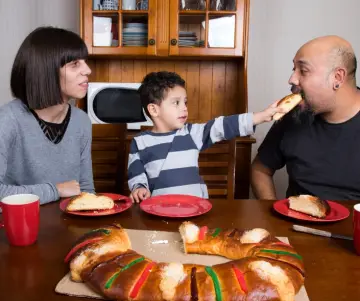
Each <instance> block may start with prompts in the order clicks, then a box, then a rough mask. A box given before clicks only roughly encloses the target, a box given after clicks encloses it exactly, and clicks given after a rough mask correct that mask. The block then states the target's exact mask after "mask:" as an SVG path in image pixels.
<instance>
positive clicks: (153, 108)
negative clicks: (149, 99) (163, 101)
mask: <svg viewBox="0 0 360 301" xmlns="http://www.w3.org/2000/svg"><path fill="white" fill-rule="evenodd" d="M147 109H148V111H149V114H150V117H153V118H154V117H157V116H158V115H159V108H158V106H157V105H156V104H154V103H149V104H148V105H147Z"/></svg>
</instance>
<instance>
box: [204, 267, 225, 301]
mask: <svg viewBox="0 0 360 301" xmlns="http://www.w3.org/2000/svg"><path fill="white" fill-rule="evenodd" d="M205 271H206V273H208V274H209V276H210V277H211V279H212V281H213V283H214V287H215V294H216V301H222V295H221V288H220V282H219V278H218V277H217V275H216V273H215V272H214V270H213V269H212V268H211V267H205Z"/></svg>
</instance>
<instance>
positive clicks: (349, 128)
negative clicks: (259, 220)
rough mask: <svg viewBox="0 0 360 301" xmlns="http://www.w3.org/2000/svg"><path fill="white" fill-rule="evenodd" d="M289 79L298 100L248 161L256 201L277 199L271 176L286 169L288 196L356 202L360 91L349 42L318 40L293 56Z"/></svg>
mask: <svg viewBox="0 0 360 301" xmlns="http://www.w3.org/2000/svg"><path fill="white" fill-rule="evenodd" d="M293 62H294V69H293V73H292V75H291V77H290V79H289V84H291V85H292V87H293V88H292V92H300V93H302V95H303V99H304V100H303V102H302V103H300V105H298V106H297V107H296V108H295V109H294V110H293V111H292V112H290V113H289V114H287V115H285V116H284V117H283V118H282V120H280V121H279V122H276V123H274V124H273V126H272V127H271V129H270V131H269V132H268V134H267V136H266V137H265V139H264V141H263V143H262V144H261V146H260V147H259V150H258V154H257V156H256V157H255V159H254V161H253V163H252V173H251V184H252V189H253V192H254V194H255V196H256V198H258V199H273V200H275V199H277V196H276V191H275V186H274V181H273V175H274V173H275V172H276V170H278V169H281V168H282V167H284V166H286V169H287V173H288V176H289V183H288V189H287V192H286V195H287V197H288V196H293V195H299V194H310V195H314V196H318V197H320V198H322V199H327V200H348V199H353V200H360V113H359V111H360V91H359V90H358V89H357V86H356V78H355V73H356V66H357V63H356V57H355V54H354V51H353V49H352V47H351V45H350V44H349V42H347V41H345V40H344V39H342V38H340V37H337V36H325V37H320V38H317V39H314V40H311V41H310V42H308V43H306V44H305V45H303V46H302V47H301V48H300V49H299V50H298V52H297V53H296V55H295V58H294V61H293Z"/></svg>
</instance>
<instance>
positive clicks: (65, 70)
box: [0, 27, 94, 204]
mask: <svg viewBox="0 0 360 301" xmlns="http://www.w3.org/2000/svg"><path fill="white" fill-rule="evenodd" d="M87 56H88V52H87V48H86V45H85V43H84V41H83V40H82V39H81V38H80V37H79V36H78V35H77V34H75V33H73V32H71V31H67V30H64V29H60V28H54V27H40V28H37V29H35V30H34V31H33V32H31V33H30V34H29V35H28V36H27V37H26V38H25V40H24V42H23V43H22V44H21V46H20V48H19V50H18V53H17V54H16V57H15V61H14V64H13V67H12V71H11V90H12V93H13V96H14V97H15V99H14V100H12V101H10V102H9V103H7V104H5V105H3V106H2V107H0V199H1V198H3V197H5V196H8V195H12V194H20V193H31V194H36V195H38V196H39V197H40V203H41V204H44V203H48V202H51V201H55V200H58V199H59V198H60V197H70V196H73V195H78V194H80V192H81V191H86V192H94V183H93V174H92V162H91V133H92V131H91V122H90V120H89V118H88V116H87V114H86V113H85V112H84V111H82V110H80V109H78V108H76V107H74V106H72V105H70V104H69V101H70V100H71V99H79V98H83V97H85V95H86V93H87V87H88V76H89V75H90V73H91V70H90V68H89V67H88V65H87V64H86V59H87Z"/></svg>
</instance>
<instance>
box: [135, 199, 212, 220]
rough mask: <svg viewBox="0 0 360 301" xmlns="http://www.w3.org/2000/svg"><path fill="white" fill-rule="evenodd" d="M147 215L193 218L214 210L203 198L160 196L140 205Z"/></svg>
mask: <svg viewBox="0 0 360 301" xmlns="http://www.w3.org/2000/svg"><path fill="white" fill-rule="evenodd" d="M140 208H141V209H142V210H144V211H145V212H147V213H150V214H154V215H158V216H166V217H191V216H198V215H201V214H204V213H206V212H208V211H210V209H211V208H212V205H211V203H210V202H209V201H208V200H206V199H202V198H198V197H196V196H190V195H182V194H167V195H158V196H155V197H151V198H148V199H146V200H144V201H142V202H141V203H140Z"/></svg>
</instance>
